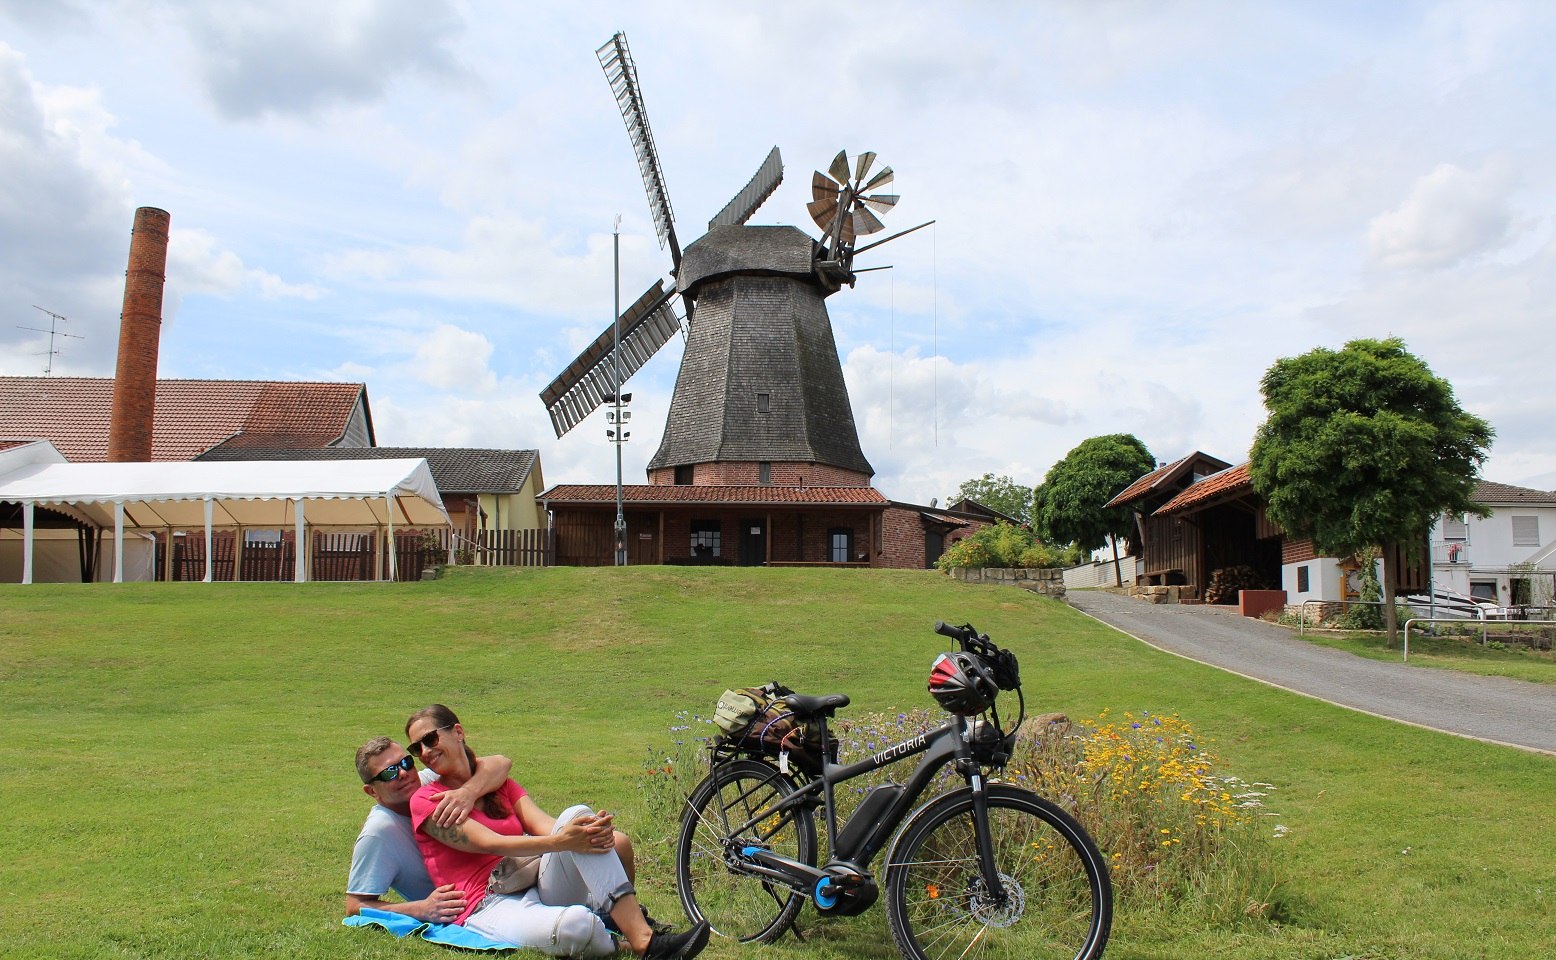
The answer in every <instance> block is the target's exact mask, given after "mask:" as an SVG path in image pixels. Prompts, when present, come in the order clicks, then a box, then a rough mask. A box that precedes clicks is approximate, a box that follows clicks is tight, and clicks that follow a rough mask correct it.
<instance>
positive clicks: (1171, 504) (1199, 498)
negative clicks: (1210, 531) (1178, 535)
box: [1156, 463, 1253, 516]
mask: <svg viewBox="0 0 1556 960" xmlns="http://www.w3.org/2000/svg"><path fill="white" fill-rule="evenodd" d="M1252 490H1253V478H1252V477H1250V476H1249V475H1248V464H1246V463H1245V464H1243V465H1242V466H1240V467H1228V468H1227V469H1225V470H1222V471H1221V472H1220V473H1212V474H1211V475H1210V476H1208V477H1206V478H1205V479H1203V480H1201V481H1200V482H1198V483H1194V484H1190V485H1189V486H1188V488H1187V489H1185V490H1184V491H1183V492H1182V493H1180V494H1178V495H1177V496H1176V497H1173V498H1172V499H1171V500H1168V501H1167V502H1166V503H1164V504H1162V505H1161V507H1159V508H1158V509H1157V511H1156V515H1157V516H1163V515H1166V514H1170V513H1186V512H1188V511H1189V508H1191V507H1196V506H1204V505H1208V504H1209V503H1210V502H1211V501H1213V500H1216V499H1219V498H1222V497H1230V496H1236V495H1239V494H1243V493H1248V492H1250V491H1252Z"/></svg>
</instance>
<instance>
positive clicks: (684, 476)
mask: <svg viewBox="0 0 1556 960" xmlns="http://www.w3.org/2000/svg"><path fill="white" fill-rule="evenodd" d="M691 484H692V468H691V464H687V465H686V466H683V467H676V468H675V485H676V486H678V487H689V486H691Z"/></svg>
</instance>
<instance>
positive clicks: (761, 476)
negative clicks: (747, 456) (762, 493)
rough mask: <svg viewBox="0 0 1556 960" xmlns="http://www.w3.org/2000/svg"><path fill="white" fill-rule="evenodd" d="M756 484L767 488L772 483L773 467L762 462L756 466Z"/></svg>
mask: <svg viewBox="0 0 1556 960" xmlns="http://www.w3.org/2000/svg"><path fill="white" fill-rule="evenodd" d="M756 475H757V482H758V483H760V484H761V485H762V486H764V487H765V486H767V485H768V484H771V483H772V482H773V465H772V464H770V463H767V462H766V461H763V462H762V463H759V464H757V466H756Z"/></svg>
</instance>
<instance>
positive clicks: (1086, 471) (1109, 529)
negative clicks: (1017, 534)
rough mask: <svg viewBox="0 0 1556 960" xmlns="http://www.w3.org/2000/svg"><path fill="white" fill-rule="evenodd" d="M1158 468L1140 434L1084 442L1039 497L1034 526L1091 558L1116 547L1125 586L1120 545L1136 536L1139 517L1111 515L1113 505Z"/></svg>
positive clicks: (1117, 575)
mask: <svg viewBox="0 0 1556 960" xmlns="http://www.w3.org/2000/svg"><path fill="white" fill-rule="evenodd" d="M1155 466H1156V458H1155V457H1152V456H1151V451H1149V450H1147V449H1146V447H1145V444H1143V443H1141V442H1140V441H1139V440H1137V439H1136V438H1135V436H1134V434H1130V433H1110V434H1108V435H1106V436H1101V437H1092V438H1091V439H1089V440H1082V441H1081V443H1080V445H1079V446H1077V447H1076V448H1075V449H1074V450H1071V451H1070V452H1069V453H1067V454H1065V457H1064V459H1063V460H1060V461H1059V462H1058V463H1056V464H1054V465H1053V466H1052V467H1050V468H1049V470H1048V475H1047V476H1046V477H1044V478H1043V484H1042V486H1040V487H1038V488H1037V490H1036V491H1035V492H1034V496H1033V500H1032V525H1033V526H1034V527H1035V528H1036V529H1037V532H1038V535H1039V536H1041V537H1042V538H1043V539H1044V540H1047V541H1048V542H1050V543H1073V544H1075V546H1076V547H1077V548H1079V549H1080V550H1081V551H1083V552H1085V553H1090V552H1091V551H1093V550H1096V549H1099V548H1101V547H1103V546H1105V545H1107V544H1108V543H1112V544H1113V579H1114V582H1115V583H1116V584H1117V585H1119V586H1123V583H1124V578H1123V573H1122V571H1120V569H1119V562H1118V542H1119V540H1122V539H1125V538H1128V537H1130V536H1131V535H1132V534H1133V533H1134V522H1135V521H1134V511H1133V510H1131V509H1130V508H1129V507H1114V508H1113V509H1111V510H1109V509H1108V508H1107V502H1108V501H1109V500H1111V499H1113V498H1114V497H1116V496H1118V494H1119V493H1120V492H1121V491H1122V490H1123V489H1124V488H1125V487H1127V486H1129V485H1130V484H1131V483H1134V482H1135V481H1136V480H1138V479H1139V478H1140V477H1142V476H1144V475H1145V474H1147V473H1150V472H1151V470H1152V469H1153V468H1154V467H1155Z"/></svg>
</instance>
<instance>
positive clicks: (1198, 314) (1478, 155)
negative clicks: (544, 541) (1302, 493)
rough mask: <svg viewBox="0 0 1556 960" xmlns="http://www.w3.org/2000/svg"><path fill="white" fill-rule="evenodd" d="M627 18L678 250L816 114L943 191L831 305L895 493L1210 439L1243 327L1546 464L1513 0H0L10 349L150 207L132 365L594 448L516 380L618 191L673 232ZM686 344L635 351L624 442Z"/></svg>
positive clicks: (457, 427) (526, 441)
mask: <svg viewBox="0 0 1556 960" xmlns="http://www.w3.org/2000/svg"><path fill="white" fill-rule="evenodd" d="M617 30H623V31H625V32H626V35H627V39H628V42H629V44H630V46H631V50H632V54H633V58H634V60H635V62H636V64H637V70H638V76H639V80H640V82H641V88H642V93H643V99H644V103H645V106H646V108H647V112H648V115H649V118H650V122H651V125H652V130H653V135H654V139H655V142H656V144H657V147H658V152H659V156H660V160H661V164H662V168H663V170H664V174H665V179H666V181H667V184H668V188H669V194H670V200H671V203H672V205H673V208H674V210H675V215H676V224H677V233H678V235H679V237H680V239H681V243H682V245H683V246H684V245H686V244H688V243H690V242H691V241H692V240H694V239H695V238H696V237H697V236H699V235H700V234H701V233H702V230H703V225H704V224H705V223H706V221H707V219H708V218H709V217H711V216H712V215H713V214H714V213H716V212H717V211H718V210H719V208H721V207H722V206H723V205H724V204H725V203H726V202H727V201H728V200H729V199H730V198H731V197H732V196H733V195H734V194H735V193H736V192H737V191H738V190H739V189H740V188H741V187H742V186H743V185H744V184H745V182H746V181H747V180H748V179H749V178H750V177H751V175H752V174H753V173H754V172H755V171H756V168H757V167H758V165H759V164H760V163H761V161H762V159H763V158H764V156H765V155H766V153H767V151H768V150H769V149H770V148H771V147H772V146H774V145H777V146H778V147H779V148H780V149H781V150H782V153H783V157H784V161H785V164H786V170H785V179H784V182H783V185H782V186H781V187H780V188H779V190H778V191H777V193H775V194H774V195H773V197H772V198H771V199H769V200H768V201H767V203H766V204H765V205H764V206H763V207H762V209H761V210H759V211H758V212H757V214H756V215H755V216H754V217H753V218H752V219H751V221H750V222H751V223H756V224H768V223H782V224H792V225H794V226H797V227H800V228H801V229H804V230H806V231H807V232H810V233H812V234H813V235H814V234H816V233H818V232H819V231H818V230H817V228H816V227H815V226H814V225H813V224H812V223H811V222H810V218H809V216H808V214H807V213H806V212H805V207H804V205H805V203H806V201H808V200H809V199H810V196H809V189H808V184H809V180H810V174H811V171H812V170H815V169H825V168H826V166H827V164H828V163H829V162H830V160H831V158H832V157H833V155H834V154H836V153H837V152H838V151H839V150H846V151H847V152H848V153H849V154H850V155H854V154H857V153H859V152H861V151H866V150H870V151H875V152H876V153H877V154H878V155H879V157H880V162H882V163H886V164H889V165H891V166H892V168H893V169H894V170H895V171H896V175H897V176H896V183H895V189H896V190H897V192H899V193H900V195H901V198H902V199H901V202H900V203H899V204H898V205H897V207H896V208H895V209H894V210H893V211H892V212H891V213H890V215H889V216H887V217H886V224H887V229H888V231H890V230H900V229H905V228H907V227H910V226H914V225H917V224H919V223H923V222H925V221H929V220H933V221H935V223H934V225H933V226H930V227H927V228H925V229H923V230H920V231H918V232H917V233H914V234H912V235H909V236H905V237H902V238H900V239H897V240H895V241H893V242H891V243H890V244H887V245H885V246H883V247H881V248H879V249H878V250H874V251H869V252H867V253H865V254H862V255H861V256H860V257H859V259H858V260H857V261H856V264H855V265H856V267H889V268H890V269H883V270H877V271H872V272H868V273H862V274H860V276H859V280H858V283H857V285H856V286H855V287H854V288H853V289H848V288H845V289H843V290H842V291H840V292H839V293H837V294H835V295H833V296H832V297H831V298H830V299H829V300H828V301H827V303H828V309H829V311H830V314H831V318H832V324H833V329H834V334H835V337H836V341H837V346H838V351H839V354H840V356H841V358H842V362H843V369H844V376H845V379H846V381H847V384H848V389H849V394H850V397H851V399H852V403H853V410H854V417H855V420H856V422H857V423H858V426H859V433H860V442H861V445H862V447H863V449H864V452H865V455H866V457H867V458H868V459H869V460H870V462H871V463H872V465H873V466H874V468H875V471H876V477H875V485H876V487H877V488H878V489H880V490H882V491H883V492H884V493H885V494H886V495H887V496H888V497H891V498H893V499H896V500H902V501H908V502H913V503H928V502H929V501H930V499H931V498H939V499H941V500H942V501H944V500H945V499H947V498H948V497H950V496H953V495H954V494H955V493H956V489H957V487H958V485H959V484H960V483H961V482H962V481H964V480H968V479H971V478H976V477H979V476H982V475H983V474H986V473H992V474H995V475H997V476H1009V477H1011V478H1013V479H1015V480H1016V481H1018V482H1020V483H1023V484H1035V483H1038V482H1040V481H1041V480H1042V478H1043V475H1044V474H1045V473H1046V472H1047V470H1048V469H1049V468H1050V467H1051V466H1052V465H1053V464H1054V463H1055V462H1056V461H1058V460H1059V459H1061V458H1062V457H1063V456H1064V455H1065V454H1066V453H1067V452H1068V451H1069V450H1070V449H1072V448H1073V447H1075V446H1076V445H1077V444H1078V443H1080V442H1081V441H1082V440H1084V439H1086V438H1088V437H1092V436H1097V435H1099V434H1107V433H1133V434H1134V435H1136V436H1137V437H1139V438H1140V439H1141V440H1143V441H1144V442H1145V443H1146V445H1147V446H1148V447H1149V448H1150V450H1151V451H1152V452H1153V453H1154V454H1155V455H1156V457H1157V458H1158V459H1159V460H1163V461H1170V460H1174V459H1177V458H1178V457H1181V456H1183V455H1184V454H1186V453H1189V452H1191V451H1193V450H1203V451H1205V452H1206V453H1209V454H1212V455H1214V456H1217V457H1220V458H1222V459H1223V460H1226V461H1228V462H1231V463H1239V462H1241V461H1242V460H1243V459H1245V458H1246V456H1247V451H1248V447H1249V445H1250V444H1251V442H1252V440H1253V436H1254V432H1255V430H1256V429H1257V428H1258V426H1259V424H1260V423H1261V422H1262V421H1263V420H1264V416H1265V411H1264V409H1263V406H1262V404H1261V401H1260V395H1259V382H1260V378H1261V377H1262V376H1263V375H1264V373H1265V371H1266V370H1268V369H1269V367H1270V365H1271V364H1272V363H1274V362H1275V361H1276V360H1277V359H1279V358H1281V357H1287V356H1295V355H1297V354H1301V353H1304V352H1306V351H1308V350H1311V349H1314V348H1316V347H1321V346H1322V347H1331V348H1337V347H1340V346H1341V345H1343V344H1344V343H1345V342H1346V341H1348V340H1351V339H1354V338H1358V337H1385V336H1398V337H1401V338H1403V339H1404V340H1405V342H1406V344H1407V346H1408V347H1409V349H1410V350H1411V351H1412V352H1413V353H1415V354H1416V355H1417V356H1419V357H1421V358H1422V359H1423V360H1424V361H1425V362H1426V363H1427V364H1428V365H1429V366H1430V367H1431V368H1432V369H1433V370H1434V371H1435V372H1436V373H1437V374H1439V375H1440V376H1442V377H1444V378H1446V379H1447V380H1448V381H1449V382H1450V383H1452V385H1453V387H1454V390H1455V394H1456V396H1457V398H1458V400H1459V402H1460V403H1461V404H1462V405H1463V406H1464V407H1465V408H1466V409H1467V410H1469V411H1471V412H1473V413H1476V414H1478V415H1480V416H1482V417H1484V418H1486V419H1487V420H1488V421H1490V423H1491V424H1492V426H1493V428H1494V429H1495V430H1496V434H1497V436H1496V441H1495V444H1494V446H1493V447H1492V449H1491V454H1490V457H1489V459H1488V461H1487V463H1486V466H1485V469H1484V476H1485V477H1486V478H1487V479H1490V480H1495V481H1498V482H1501V483H1511V484H1518V485H1523V486H1533V487H1537V488H1540V489H1549V488H1556V430H1553V429H1552V411H1553V403H1552V401H1551V398H1550V385H1551V376H1550V374H1551V370H1552V360H1553V358H1556V350H1553V347H1556V332H1553V331H1556V324H1553V323H1552V314H1553V310H1556V308H1553V304H1556V219H1553V213H1556V57H1553V56H1551V53H1550V42H1549V39H1550V38H1551V37H1552V36H1556V5H1553V4H1549V3H1545V2H1539V0H1535V2H1527V3H1520V2H1508V3H1498V2H1490V0H1486V2H1473V3H1454V2H1446V3H1409V2H1382V3H1369V4H1353V3H1342V2H1333V3H1330V2H1289V3H1275V2H1256V0H1255V2H1237V3H1233V2H1171V0H1163V2H1157V0H1150V2H1147V0H1085V2H1083V0H1074V2H1037V3H1028V4H1010V3H1004V2H961V3H954V4H947V3H944V2H902V3H891V2H881V3H874V4H840V3H835V2H834V3H826V4H821V3H811V2H790V3H784V4H763V5H756V4H731V3H727V2H709V3H702V2H681V3H660V2H651V0H650V2H636V3H632V4H619V5H617V4H607V3H600V4H555V3H552V4H532V3H489V2H488V3H482V2H457V0H331V2H327V3H318V2H316V0H307V2H304V0H223V2H221V3H210V2H208V0H119V2H113V0H102V2H89V0H51V2H49V3H38V2H34V0H0V373H4V374H41V373H43V372H44V371H45V368H46V367H48V368H50V369H51V372H52V373H53V374H54V375H78V376H112V375H113V371H114V354H115V350H116V347H117V338H118V316H119V311H120V309H121V307H122V298H123V282H124V269H125V264H126V260H127V255H128V248H129V233H130V225H131V223H132V220H133V212H134V209H135V208H136V207H139V206H155V207H161V208H163V209H165V210H167V211H169V212H170V213H171V215H172V228H173V229H172V237H171V243H170V249H169V263H168V270H167V293H166V302H165V305H164V316H163V326H162V338H161V352H160V361H159V364H160V365H159V375H160V376H162V377H194V378H222V379H229V378H230V379H261V380H270V379H278V380H337V381H338V380H344V381H352V382H357V381H360V382H364V383H366V384H367V388H368V397H369V402H370V404H371V408H372V413H373V419H374V424H375V427H376V430H377V439H378V442H379V444H380V445H384V446H419V445H429V446H477V447H506V448H513V447H518V448H534V449H538V450H539V451H540V454H541V463H542V470H543V473H544V479H545V481H546V483H547V484H555V483H608V482H614V478H615V451H614V448H613V447H612V446H611V444H610V443H609V442H608V441H607V440H606V438H605V429H606V426H605V423H604V417H603V414H602V413H599V412H596V413H595V414H594V415H592V416H591V417H589V418H588V419H587V420H585V421H584V422H583V423H581V424H580V425H579V426H578V427H576V428H575V429H573V430H572V431H571V432H569V433H568V434H567V435H565V436H564V437H562V438H561V439H557V438H556V437H555V436H554V434H553V431H552V428H551V424H550V421H549V419H548V418H547V416H546V413H545V409H544V406H543V405H542V404H541V402H540V400H539V398H538V394H539V392H540V390H541V389H542V388H544V387H545V386H546V384H548V383H549V382H550V381H551V379H552V378H553V377H554V376H556V375H557V374H558V373H559V372H560V371H561V370H562V369H563V368H564V367H565V366H566V364H567V363H568V362H569V361H571V360H572V358H573V357H574V356H575V355H576V354H577V352H578V351H579V350H580V349H581V348H582V347H583V346H584V345H586V344H587V343H589V342H590V341H591V340H593V339H594V337H595V336H597V335H598V334H599V333H600V332H601V331H603V330H604V329H606V328H607V326H608V325H609V324H610V322H611V314H612V297H613V290H614V286H613V284H614V274H613V266H612V265H613V253H612V248H613V236H612V234H613V230H615V229H616V226H615V225H616V221H617V218H618V216H619V217H620V227H619V239H620V262H621V267H620V275H621V299H622V302H623V303H630V302H631V301H632V300H633V299H635V298H636V296H637V295H638V294H639V293H640V292H641V291H642V290H644V289H645V288H647V287H648V286H649V285H650V284H651V283H652V282H653V281H654V280H656V279H658V278H661V277H664V276H666V275H667V274H668V271H669V269H670V258H669V254H668V253H667V252H665V251H663V250H661V249H660V247H659V245H658V242H657V239H656V237H655V234H654V226H653V221H652V219H651V217H650V214H649V209H648V204H647V201H646V199H645V197H644V191H643V188H642V184H641V179H640V176H639V172H638V168H637V164H636V161H635V159H634V157H633V154H632V150H631V147H630V144H629V142H628V138H627V133H626V130H625V128H624V126H623V124H622V120H621V117H620V114H619V112H618V110H617V108H616V104H615V102H614V99H613V97H612V94H611V91H610V88H609V86H608V84H607V82H606V80H605V77H604V75H603V73H602V72H601V69H600V65H599V62H598V60H597V58H596V54H595V50H596V48H597V47H599V46H600V45H601V44H603V43H604V42H605V41H606V40H608V39H609V38H610V36H611V35H612V33H614V32H615V31H617ZM36 307H41V308H43V310H39V309H35V308H36ZM44 310H46V311H50V312H52V313H54V314H58V315H60V316H63V317H65V318H66V319H65V320H64V321H60V322H55V321H52V320H51V317H50V316H49V314H48V313H45V312H44ZM51 323H54V324H55V326H56V328H57V329H58V330H59V331H60V332H61V333H62V334H69V336H59V337H56V338H55V340H54V348H55V350H56V351H57V352H56V353H54V354H52V355H51V354H50V353H49V343H50V341H49V336H48V334H47V333H41V332H39V329H42V330H47V329H48V328H49V326H50V324H51ZM28 328H39V329H28ZM681 346H682V343H681V340H680V339H679V338H677V339H675V340H672V341H671V343H669V344H667V345H666V347H665V348H664V349H663V350H661V351H660V352H659V354H658V355H657V356H656V357H655V358H654V359H653V360H652V361H651V362H650V363H649V365H648V366H646V367H645V368H644V369H643V370H642V371H640V372H639V373H638V374H637V375H636V376H634V377H633V378H632V380H631V381H629V383H628V387H629V389H630V390H631V391H632V393H633V397H634V400H633V405H632V410H633V425H632V437H631V439H630V440H629V441H628V442H627V443H626V444H625V445H624V446H623V449H622V458H623V470H624V476H625V479H626V482H628V483H633V482H638V483H641V482H643V481H644V478H645V473H644V470H645V466H646V464H647V462H648V460H649V458H650V457H651V456H652V455H653V453H654V451H655V449H656V448H657V446H658V442H659V437H660V432H661V430H662V425H663V422H664V416H665V412H666V410H667V408H668V405H669V400H670V393H671V389H672V387H673V385H674V379H675V373H676V369H677V366H678V364H679V361H680V352H681Z"/></svg>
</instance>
